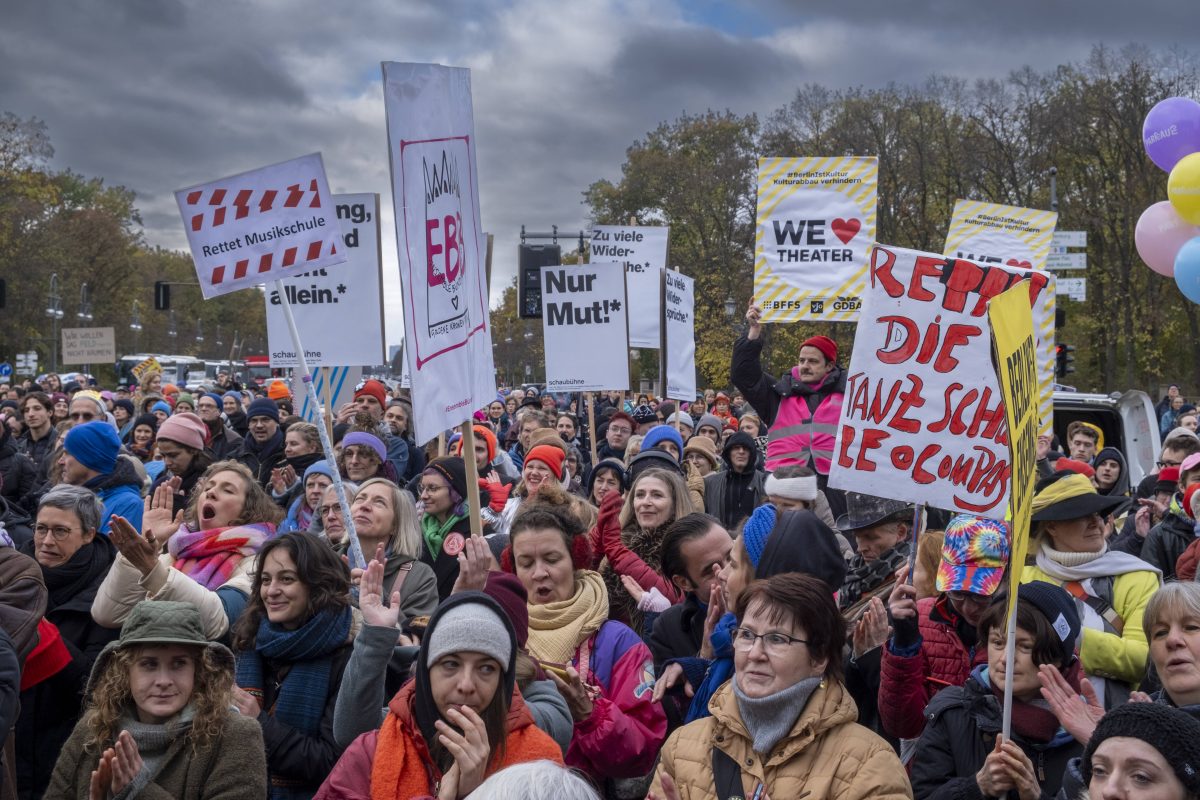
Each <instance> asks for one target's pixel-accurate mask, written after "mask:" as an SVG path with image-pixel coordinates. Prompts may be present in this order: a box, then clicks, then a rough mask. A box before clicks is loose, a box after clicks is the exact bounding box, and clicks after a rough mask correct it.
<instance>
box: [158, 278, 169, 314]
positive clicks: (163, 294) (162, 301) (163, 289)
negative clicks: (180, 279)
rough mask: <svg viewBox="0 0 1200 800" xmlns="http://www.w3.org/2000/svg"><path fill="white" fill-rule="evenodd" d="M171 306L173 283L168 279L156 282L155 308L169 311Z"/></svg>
mask: <svg viewBox="0 0 1200 800" xmlns="http://www.w3.org/2000/svg"><path fill="white" fill-rule="evenodd" d="M170 308H171V284H169V283H167V282H166V281H155V282H154V310H155V311H168V310H170Z"/></svg>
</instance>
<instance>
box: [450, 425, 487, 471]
mask: <svg viewBox="0 0 1200 800" xmlns="http://www.w3.org/2000/svg"><path fill="white" fill-rule="evenodd" d="M471 427H472V428H474V429H475V436H476V438H479V439H483V440H484V441H485V442H487V454H488V459H487V460H488V463H489V464H490V463H492V462H493V461H495V460H496V434H494V433H492V429H491V428H489V427H487V426H486V425H472V426H471ZM462 447H463V440H462V439H461V438H459V440H458V441H457V442H455V443H454V455H456V456H461V455H462Z"/></svg>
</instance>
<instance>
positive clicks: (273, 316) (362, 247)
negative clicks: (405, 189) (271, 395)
mask: <svg viewBox="0 0 1200 800" xmlns="http://www.w3.org/2000/svg"><path fill="white" fill-rule="evenodd" d="M333 203H334V207H335V208H336V209H337V216H338V219H339V220H341V225H342V232H343V236H342V240H343V245H344V246H345V248H346V256H347V261H346V263H345V264H344V265H343V266H340V267H337V268H336V269H330V270H327V269H314V270H305V271H304V272H302V273H300V274H298V275H294V276H292V277H290V278H287V279H285V280H284V281H283V291H284V293H285V294H286V295H287V298H288V301H289V302H290V304H291V306H292V316H294V317H295V319H296V327H297V328H298V329H299V330H300V334H301V335H302V336H303V337H304V350H305V353H304V358H305V361H307V362H308V365H309V367H332V366H345V365H347V364H364V365H375V364H382V363H383V354H384V342H383V286H382V284H383V262H382V260H381V258H380V255H381V254H380V246H379V242H380V234H379V195H377V194H335V195H333ZM263 300H264V303H265V304H266V309H267V351H268V353H269V354H270V358H271V366H272V367H294V366H296V365H297V363H296V348H295V346H294V345H293V344H292V335H291V333H290V332H289V331H288V325H287V319H286V317H285V316H284V313H283V305H282V303H281V299H280V297H279V292H278V291H276V290H275V287H274V286H269V287H267V291H266V293H265V294H264V297H263Z"/></svg>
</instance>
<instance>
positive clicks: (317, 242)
mask: <svg viewBox="0 0 1200 800" xmlns="http://www.w3.org/2000/svg"><path fill="white" fill-rule="evenodd" d="M175 202H176V203H177V204H178V205H179V213H180V214H181V215H182V216H183V224H184V228H185V229H186V231H187V238H188V245H189V246H190V247H191V250H192V260H193V261H194V262H195V266H196V277H197V278H198V279H199V281H200V292H201V294H203V295H204V299H205V300H211V299H212V298H214V297H218V296H220V295H223V294H228V293H229V292H233V291H237V290H238V289H245V288H246V287H248V286H254V285H257V284H261V283H266V282H267V281H273V280H276V279H278V278H285V277H289V276H291V275H294V274H297V273H300V272H309V271H312V270H316V269H321V268H323V267H331V266H333V265H334V264H340V263H342V262H344V261H345V260H346V252H345V248H344V247H343V246H342V231H341V226H340V225H338V220H337V214H336V212H335V211H334V208H333V202H332V199H331V197H330V194H329V184H328V183H327V182H326V180H325V165H324V163H323V162H322V161H321V154H320V153H313V154H311V155H307V156H301V157H300V158H294V159H292V160H291V161H284V162H281V163H279V164H272V165H271V166H269V167H262V168H260V169H255V170H251V171H249V172H243V173H241V174H239V175H232V176H230V177H228V178H221V179H220V180H216V181H212V182H211V183H205V184H200V185H198V186H192V187H189V188H187V189H180V190H179V191H177V192H176V193H175Z"/></svg>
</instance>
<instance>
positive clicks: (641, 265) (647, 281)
mask: <svg viewBox="0 0 1200 800" xmlns="http://www.w3.org/2000/svg"><path fill="white" fill-rule="evenodd" d="M591 231H592V240H591V243H590V248H591V260H592V261H597V262H600V261H617V262H620V263H621V264H624V265H625V285H626V287H627V294H628V296H629V346H630V347H644V348H648V349H653V350H657V349H658V348H659V346H660V345H661V344H662V342H661V339H660V337H661V336H662V332H661V331H660V330H659V328H658V325H659V319H658V318H659V314H660V313H661V309H662V271H663V270H664V269H666V268H667V239H668V235H669V233H670V228H669V227H666V226H648V225H593V226H592V228H591ZM612 388H616V387H612Z"/></svg>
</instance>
